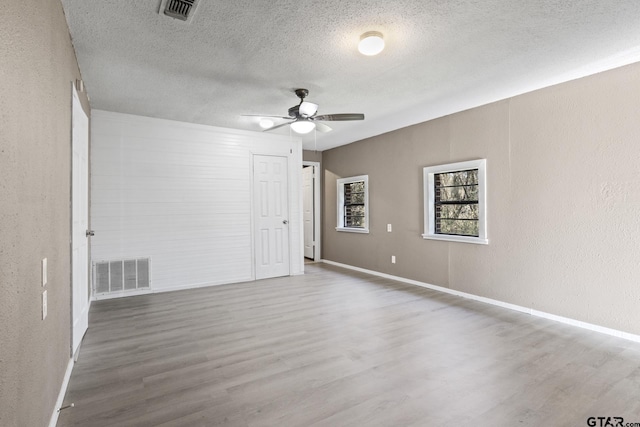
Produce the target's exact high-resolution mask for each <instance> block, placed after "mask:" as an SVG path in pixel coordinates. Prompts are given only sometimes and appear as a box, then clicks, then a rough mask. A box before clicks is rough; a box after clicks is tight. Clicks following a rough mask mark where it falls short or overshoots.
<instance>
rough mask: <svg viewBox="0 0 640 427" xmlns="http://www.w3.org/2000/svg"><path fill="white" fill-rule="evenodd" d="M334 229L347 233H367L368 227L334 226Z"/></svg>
mask: <svg viewBox="0 0 640 427" xmlns="http://www.w3.org/2000/svg"><path fill="white" fill-rule="evenodd" d="M336 231H346V232H347V233H361V234H368V233H369V229H368V228H348V227H336Z"/></svg>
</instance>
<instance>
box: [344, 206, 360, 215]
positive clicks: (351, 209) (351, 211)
mask: <svg viewBox="0 0 640 427" xmlns="http://www.w3.org/2000/svg"><path fill="white" fill-rule="evenodd" d="M345 214H346V215H347V216H352V215H356V216H364V206H362V205H355V206H347V207H346V208H345Z"/></svg>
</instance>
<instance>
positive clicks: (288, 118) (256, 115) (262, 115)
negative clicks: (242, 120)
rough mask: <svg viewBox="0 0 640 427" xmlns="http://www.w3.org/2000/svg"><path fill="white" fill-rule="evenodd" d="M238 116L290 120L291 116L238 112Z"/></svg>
mask: <svg viewBox="0 0 640 427" xmlns="http://www.w3.org/2000/svg"><path fill="white" fill-rule="evenodd" d="M240 117H264V118H265V119H267V118H272V119H286V120H291V117H284V116H267V115H264V114H240Z"/></svg>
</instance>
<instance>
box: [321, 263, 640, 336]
mask: <svg viewBox="0 0 640 427" xmlns="http://www.w3.org/2000/svg"><path fill="white" fill-rule="evenodd" d="M322 262H324V263H326V264H329V265H335V266H336V267H342V268H346V269H349V270H354V271H359V272H361V273H367V274H371V275H372V276H378V277H384V278H385V279H390V280H395V281H397V282H402V283H407V284H410V285H415V286H420V287H422V288H428V289H431V290H434V291H438V292H443V293H446V294H450V295H455V296H458V297H462V298H467V299H471V300H474V301H480V302H483V303H486V304H491V305H495V306H498V307H503V308H508V309H509V310H514V311H519V312H522V313H527V314H530V315H532V316H537V317H541V318H544V319H549V320H553V321H556V322H559V323H564V324H567V325H571V326H577V327H578V328H582V329H588V330H590V331H595V332H600V333H602V334H606V335H612V336H614V337H618V338H623V339H625V340H629V341H634V342H640V335H635V334H631V333H629V332H624V331H619V330H617V329H611V328H605V327H604V326H599V325H594V324H592V323H587V322H582V321H580V320H576V319H571V318H568V317H562V316H557V315H555V314H551V313H546V312H544V311H539V310H534V309H532V308H527V307H523V306H520V305H516V304H511V303H508V302H504V301H499V300H495V299H491V298H486V297H481V296H478V295H474V294H469V293H466V292H460V291H456V290H455V289H449V288H444V287H442V286H436V285H432V284H430V283H425V282H419V281H417V280H412V279H406V278H404V277H400V276H393V275H391V274H386V273H380V272H378V271H373V270H367V269H366V268H360V267H354V266H352V265H348V264H342V263H339V262H335V261H329V260H326V259H323V260H322Z"/></svg>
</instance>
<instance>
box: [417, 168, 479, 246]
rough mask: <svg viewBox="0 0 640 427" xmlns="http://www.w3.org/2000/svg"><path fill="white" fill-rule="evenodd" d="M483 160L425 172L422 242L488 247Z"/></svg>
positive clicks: (430, 169) (425, 169)
mask: <svg viewBox="0 0 640 427" xmlns="http://www.w3.org/2000/svg"><path fill="white" fill-rule="evenodd" d="M485 166H486V160H484V159H482V160H472V161H469V162H460V163H450V164H446V165H439V166H429V167H426V168H424V191H425V196H424V200H425V207H424V211H425V219H424V227H425V231H424V234H423V235H422V237H423V238H425V239H436V240H449V241H455V242H467V243H479V244H487V243H488V240H487V226H486V206H485V205H486V202H485V198H486V196H485V193H486V192H485V181H486V180H485V177H486V172H485Z"/></svg>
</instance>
